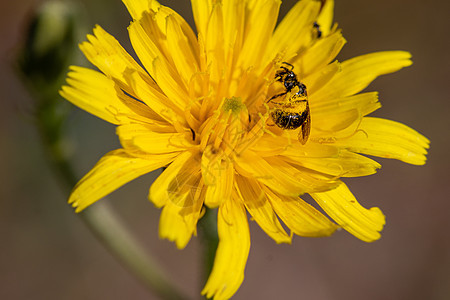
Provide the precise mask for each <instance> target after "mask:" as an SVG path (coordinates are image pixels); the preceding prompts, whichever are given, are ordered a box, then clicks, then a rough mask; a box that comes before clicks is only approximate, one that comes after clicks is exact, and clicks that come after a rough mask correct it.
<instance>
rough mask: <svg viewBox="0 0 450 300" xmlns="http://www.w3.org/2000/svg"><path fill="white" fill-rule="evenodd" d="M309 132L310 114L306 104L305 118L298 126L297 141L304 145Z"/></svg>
mask: <svg viewBox="0 0 450 300" xmlns="http://www.w3.org/2000/svg"><path fill="white" fill-rule="evenodd" d="M310 132H311V115H310V113H309V105H308V104H307V105H306V120H305V122H303V124H302V126H300V130H299V132H298V141H299V142H300V143H301V144H302V145H304V144H306V142H307V141H308V138H309V133H310Z"/></svg>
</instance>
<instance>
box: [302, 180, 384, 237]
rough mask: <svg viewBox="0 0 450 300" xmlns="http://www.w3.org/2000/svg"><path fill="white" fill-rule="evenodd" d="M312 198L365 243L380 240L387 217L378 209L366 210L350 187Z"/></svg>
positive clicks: (339, 188) (342, 185)
mask: <svg viewBox="0 0 450 300" xmlns="http://www.w3.org/2000/svg"><path fill="white" fill-rule="evenodd" d="M311 197H313V198H314V200H315V201H316V202H317V203H318V204H319V205H320V206H321V207H322V209H323V210H324V211H325V212H326V213H327V214H328V215H329V216H330V217H331V218H332V219H333V220H335V221H336V222H337V223H338V224H339V225H340V226H341V227H342V228H344V229H345V230H347V231H348V232H350V233H351V234H353V235H354V236H356V237H357V238H359V239H361V240H363V241H365V242H373V241H375V240H377V239H379V238H380V236H381V235H380V233H379V232H380V231H381V230H382V229H383V226H384V224H385V217H384V215H383V213H382V212H381V210H380V209H379V208H378V207H372V208H370V209H365V208H364V207H362V206H361V205H360V204H359V203H358V202H357V201H356V198H355V197H354V196H353V194H352V193H351V192H350V190H349V189H348V187H347V186H346V185H345V184H344V183H342V184H341V185H340V186H339V187H337V188H336V189H334V190H331V191H328V192H324V193H313V194H311Z"/></svg>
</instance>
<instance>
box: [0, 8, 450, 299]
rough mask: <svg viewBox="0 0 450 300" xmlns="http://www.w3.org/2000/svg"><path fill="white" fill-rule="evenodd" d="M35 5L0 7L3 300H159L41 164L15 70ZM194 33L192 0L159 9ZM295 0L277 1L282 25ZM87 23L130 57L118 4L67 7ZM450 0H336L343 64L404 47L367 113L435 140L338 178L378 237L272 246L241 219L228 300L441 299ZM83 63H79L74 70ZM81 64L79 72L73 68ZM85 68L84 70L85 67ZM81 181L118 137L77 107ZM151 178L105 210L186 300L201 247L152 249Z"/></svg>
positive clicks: (196, 277)
mask: <svg viewBox="0 0 450 300" xmlns="http://www.w3.org/2000/svg"><path fill="white" fill-rule="evenodd" d="M43 2H44V1H37V0H16V1H1V2H0V37H1V43H0V89H1V91H2V93H1V96H0V99H1V104H2V106H1V107H2V108H1V109H0V136H1V147H0V232H1V238H0V299H36V300H40V299H68V300H71V299H112V300H114V299H136V300H139V299H157V297H156V296H154V295H152V294H151V293H150V292H148V291H147V290H146V289H145V288H144V287H143V286H142V285H141V284H140V283H139V282H137V281H136V280H135V279H134V278H133V277H132V276H131V275H130V274H129V273H128V272H127V271H126V270H125V269H124V268H123V267H122V266H121V265H120V264H119V263H117V262H116V260H115V259H114V258H113V257H112V256H111V255H110V254H109V253H108V252H107V251H106V250H105V249H104V248H103V247H102V246H101V245H100V243H99V242H98V241H97V240H96V239H95V238H94V237H93V235H92V234H91V233H90V232H89V230H88V229H87V228H86V226H85V225H84V224H83V223H82V222H81V221H80V219H79V218H78V217H77V215H75V213H74V211H73V209H72V208H70V207H69V206H68V205H67V204H66V199H67V197H68V193H69V190H68V189H67V188H66V187H65V186H62V185H60V184H59V181H58V178H57V175H55V173H54V172H53V171H52V169H51V168H50V167H49V164H48V161H47V160H46V157H45V152H44V148H43V146H42V144H41V141H40V137H39V134H38V130H37V129H36V127H35V119H34V112H35V109H34V108H35V104H34V103H35V102H34V100H33V98H32V96H31V94H30V93H29V92H28V91H27V89H26V88H25V87H24V85H23V83H22V82H21V80H20V78H19V77H18V76H17V73H16V72H15V67H16V63H15V61H16V59H17V55H18V49H19V48H20V47H21V46H23V45H24V37H25V29H26V28H27V26H28V24H29V22H30V17H31V16H32V14H33V11H34V10H35V9H36V8H37V7H38V5H39V4H40V3H43ZM161 3H162V4H166V5H169V6H171V7H172V8H174V9H175V10H176V11H178V12H179V13H180V14H181V15H182V16H184V17H185V18H186V19H187V20H188V22H190V23H191V24H193V19H192V12H191V9H190V3H189V1H187V0H186V1H161ZM293 3H294V1H287V0H286V1H284V2H283V4H282V8H281V15H284V14H285V13H286V12H287V11H288V10H289V8H290V7H292V5H293ZM77 4H78V5H79V7H80V8H81V14H82V16H83V18H85V20H86V27H85V28H80V31H82V36H81V37H80V41H81V40H83V39H84V36H85V34H87V33H90V32H91V29H92V27H93V26H94V24H100V25H101V26H102V27H103V28H105V29H106V30H107V31H108V32H110V33H111V34H113V35H114V36H115V37H116V38H117V39H118V40H119V41H120V42H121V43H122V45H124V47H125V48H126V49H128V50H129V51H132V50H131V46H130V42H129V39H128V36H127V29H126V27H127V26H128V24H129V22H130V17H129V15H128V14H127V11H126V8H125V6H124V5H122V3H121V2H120V1H119V0H115V1H112V0H90V1H88V0H84V1H78V3H77ZM449 11H450V4H449V2H446V1H438V0H432V1H419V0H379V1H356V0H337V1H336V7H335V20H336V21H337V22H338V23H339V25H340V27H341V28H342V29H343V33H344V36H345V37H346V38H347V40H348V43H347V45H346V46H345V47H344V49H343V51H342V52H341V54H340V55H339V57H338V58H339V59H340V60H344V59H347V58H350V57H353V56H356V55H360V54H365V53H369V52H373V51H380V50H408V51H410V52H411V53H412V54H413V61H414V64H413V66H411V67H409V68H406V69H404V70H402V71H400V72H398V73H394V74H391V75H387V76H383V77H381V78H379V79H377V80H376V81H375V82H374V83H373V84H372V85H371V86H370V87H369V88H368V90H377V91H379V92H380V101H381V103H382V105H383V107H382V108H381V109H379V110H378V111H377V112H376V113H375V114H374V115H376V116H382V117H384V118H387V119H392V120H396V121H399V122H402V123H404V124H407V125H409V126H411V127H412V128H414V129H416V130H417V131H419V132H421V133H422V134H424V135H425V136H427V137H428V138H429V139H430V140H431V149H430V151H429V156H428V157H429V158H428V162H427V164H426V165H425V166H421V167H417V166H412V165H407V164H404V163H402V162H398V161H391V160H387V159H377V161H379V162H380V163H381V164H382V166H383V167H382V169H381V170H379V172H378V174H377V175H374V176H369V177H362V178H355V179H349V180H346V183H347V184H348V185H349V186H350V188H351V190H352V191H353V193H354V194H355V195H356V197H357V199H358V200H359V201H360V203H361V204H362V205H364V206H366V207H371V206H378V207H380V208H381V209H382V210H383V212H384V213H385V215H386V217H387V225H386V227H385V229H384V231H383V236H382V238H381V239H380V240H379V241H377V242H375V243H371V244H366V243H364V242H361V241H359V240H357V239H356V238H354V237H352V236H351V235H350V234H348V233H346V232H344V231H341V232H338V233H336V234H335V235H334V236H332V237H330V238H320V239H308V238H300V237H295V238H294V241H293V243H292V245H276V244H275V243H274V242H273V241H272V240H270V239H269V237H268V236H266V235H265V234H264V233H263V232H262V230H261V229H260V228H258V226H256V225H255V223H254V222H250V226H251V228H250V230H251V238H252V246H251V251H250V256H249V260H248V264H247V267H246V273H245V275H246V277H245V280H244V283H243V285H242V286H241V288H240V289H239V291H238V292H237V293H236V295H235V297H234V299H311V300H344V299H346V300H353V299H370V300H375V299H384V300H390V299H392V300H394V299H395V300H397V299H409V300H414V299H436V300H444V299H450V234H449V230H450V217H449V216H450V201H449V200H450V198H449V185H450V176H449V175H448V172H449V167H450V163H449V145H450V143H449V133H448V131H449V129H450V121H449V120H450V118H449V112H450V110H449V108H450V101H449V97H448V95H449V94H450V85H449V81H448V80H449V78H450V56H449V54H448V53H449V51H448V49H449V45H450V43H449V39H448V38H449V36H450V18H449V17H448V12H449ZM79 63H80V62H79ZM79 63H78V64H79ZM81 63H82V62H81ZM67 127H68V129H69V136H70V137H71V139H72V142H71V144H70V147H71V149H73V160H74V161H75V162H76V166H75V168H76V172H77V174H78V176H79V177H81V176H82V175H83V174H85V173H86V172H87V171H88V170H89V169H90V168H91V167H92V166H93V165H94V164H95V162H96V161H97V160H98V159H99V158H100V157H101V156H102V155H103V154H104V153H106V152H108V151H109V150H112V149H115V148H116V147H118V142H117V139H116V136H115V131H114V127H113V126H112V125H109V124H107V123H106V122H103V121H101V120H99V119H97V118H95V117H93V116H91V115H89V114H87V113H85V112H83V111H81V110H79V109H74V110H73V112H72V113H71V114H70V116H69V119H68V121H67ZM158 174H159V173H158V172H156V173H154V174H149V175H146V176H143V177H141V178H139V179H137V180H135V181H133V182H132V183H130V184H128V185H126V186H125V187H123V188H121V189H120V190H118V191H116V192H115V193H113V194H112V195H111V196H110V197H109V199H108V201H109V203H110V204H111V206H112V207H113V208H114V209H115V210H116V211H117V212H118V214H120V216H121V217H122V218H123V220H124V223H125V224H126V226H127V227H129V228H130V230H131V231H132V232H133V233H134V234H135V235H136V236H137V237H138V238H139V239H140V240H141V241H142V243H143V244H144V246H145V248H146V249H148V251H150V252H152V253H153V254H154V256H155V257H156V258H157V259H158V260H159V261H160V263H161V264H162V265H163V266H164V267H165V268H166V269H167V272H168V274H169V275H170V277H171V278H172V279H173V281H175V282H176V283H177V285H178V286H179V287H180V288H181V289H182V290H183V291H185V292H186V293H187V294H188V295H189V296H191V297H192V298H193V299H198V298H199V292H200V289H201V288H202V286H203V284H204V281H203V280H202V279H201V278H200V277H201V275H200V273H201V262H202V260H201V245H200V242H199V239H198V238H193V240H192V241H191V242H190V243H189V245H188V246H187V248H186V249H185V250H183V251H179V250H177V249H176V247H175V246H174V245H173V244H171V243H169V242H167V241H164V240H159V239H158V219H159V210H158V209H156V208H154V207H153V205H152V204H151V203H149V202H148V201H147V199H146V196H147V191H148V187H149V186H150V183H151V182H152V180H153V179H154V178H155V177H156V176H157V175H158Z"/></svg>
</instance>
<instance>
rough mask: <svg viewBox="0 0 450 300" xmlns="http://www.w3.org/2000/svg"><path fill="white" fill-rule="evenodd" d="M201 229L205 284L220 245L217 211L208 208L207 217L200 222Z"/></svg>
mask: <svg viewBox="0 0 450 300" xmlns="http://www.w3.org/2000/svg"><path fill="white" fill-rule="evenodd" d="M199 229H200V231H201V235H202V237H203V238H202V243H203V247H204V248H203V257H204V259H203V262H204V269H203V274H204V275H203V278H204V280H203V282H202V283H204V282H206V280H207V279H208V277H209V274H210V273H211V271H212V268H213V265H214V259H215V256H216V250H217V246H218V244H219V237H218V235H217V209H214V210H211V209H208V208H206V212H205V215H204V216H203V218H202V219H201V220H200V223H199Z"/></svg>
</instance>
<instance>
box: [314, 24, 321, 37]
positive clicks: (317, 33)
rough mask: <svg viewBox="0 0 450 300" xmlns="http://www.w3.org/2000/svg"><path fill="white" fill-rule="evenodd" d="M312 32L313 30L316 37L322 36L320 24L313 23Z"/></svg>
mask: <svg viewBox="0 0 450 300" xmlns="http://www.w3.org/2000/svg"><path fill="white" fill-rule="evenodd" d="M313 32H315V35H316V37H317V38H318V39H320V38H321V37H322V30H320V25H319V23H317V22H314V23H313Z"/></svg>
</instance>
